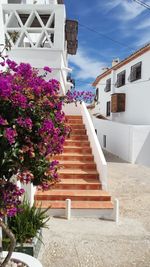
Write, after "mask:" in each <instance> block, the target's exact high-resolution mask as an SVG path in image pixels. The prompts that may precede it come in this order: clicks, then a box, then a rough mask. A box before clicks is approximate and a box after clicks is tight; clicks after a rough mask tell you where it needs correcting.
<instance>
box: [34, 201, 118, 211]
mask: <svg viewBox="0 0 150 267" xmlns="http://www.w3.org/2000/svg"><path fill="white" fill-rule="evenodd" d="M35 205H36V207H42V208H45V209H46V208H48V207H51V209H65V206H66V203H65V201H57V200H55V201H50V200H49V201H36V202H35ZM71 208H72V209H113V204H112V202H111V201H72V202H71Z"/></svg>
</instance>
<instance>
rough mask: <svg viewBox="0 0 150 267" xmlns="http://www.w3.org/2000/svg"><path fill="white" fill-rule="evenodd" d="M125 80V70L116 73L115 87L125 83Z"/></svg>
mask: <svg viewBox="0 0 150 267" xmlns="http://www.w3.org/2000/svg"><path fill="white" fill-rule="evenodd" d="M125 81H126V71H125V70H124V71H122V72H120V73H118V74H117V83H116V87H121V86H123V85H125Z"/></svg>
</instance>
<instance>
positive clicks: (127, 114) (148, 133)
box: [91, 48, 150, 166]
mask: <svg viewBox="0 0 150 267" xmlns="http://www.w3.org/2000/svg"><path fill="white" fill-rule="evenodd" d="M143 49H144V48H143ZM129 58H130V57H129ZM140 62H141V78H139V79H137V80H135V81H130V75H131V69H132V66H135V64H137V63H140ZM119 64H120V63H119ZM119 64H118V66H119ZM120 65H121V64H120ZM123 71H125V84H124V85H123V86H120V87H118V88H117V86H116V82H117V75H118V74H119V73H121V72H123ZM107 72H108V75H103V74H102V76H101V77H102V78H101V79H100V80H99V82H98V83H97V84H96V88H98V92H99V96H98V98H99V99H98V104H97V105H96V106H95V108H94V109H93V110H92V111H91V113H92V114H101V115H102V116H104V117H105V118H106V119H107V120H103V119H97V118H96V117H95V116H93V123H94V126H95V129H96V131H97V135H98V139H99V141H100V144H101V146H102V147H103V148H104V149H106V150H107V151H109V152H111V153H113V154H116V155H117V156H119V157H120V158H122V159H124V160H126V161H129V162H131V163H139V164H144V165H147V166H150V152H149V151H150V104H149V99H150V48H149V49H147V51H146V52H144V53H143V54H142V53H141V55H139V56H137V57H136V56H135V57H134V58H133V59H132V60H127V62H124V64H122V66H121V67H117V65H116V68H111V69H110V70H107ZM108 79H111V86H110V91H108V92H105V88H106V81H107V80H108ZM106 91H107V90H106ZM116 93H123V94H125V111H123V112H116V113H114V112H111V110H110V115H109V116H107V102H110V109H111V95H112V94H116Z"/></svg>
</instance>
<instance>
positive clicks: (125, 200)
mask: <svg viewBox="0 0 150 267" xmlns="http://www.w3.org/2000/svg"><path fill="white" fill-rule="evenodd" d="M105 156H106V159H107V161H108V178H109V190H110V193H111V194H112V196H113V197H114V198H118V199H119V201H120V215H121V217H120V221H119V224H118V225H117V224H116V223H115V222H111V221H103V220H99V219H92V218H91V219H84V218H80V219H77V218H72V219H71V220H70V221H67V220H65V219H58V218H52V219H51V220H50V221H49V229H45V230H44V233H43V242H44V244H45V245H44V246H42V249H41V251H40V254H39V259H40V260H41V262H42V264H43V267H150V168H147V167H144V166H140V165H132V164H129V163H127V162H124V161H122V160H121V159H119V158H117V157H115V156H114V155H112V154H110V153H106V152H105Z"/></svg>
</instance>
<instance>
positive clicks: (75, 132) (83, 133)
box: [71, 129, 86, 135]
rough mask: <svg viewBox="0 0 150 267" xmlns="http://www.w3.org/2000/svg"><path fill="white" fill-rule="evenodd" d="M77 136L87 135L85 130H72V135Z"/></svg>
mask: <svg viewBox="0 0 150 267" xmlns="http://www.w3.org/2000/svg"><path fill="white" fill-rule="evenodd" d="M72 134H77V135H86V130H85V129H71V135H72Z"/></svg>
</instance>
